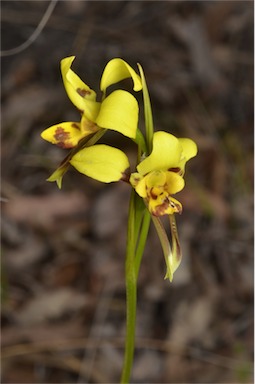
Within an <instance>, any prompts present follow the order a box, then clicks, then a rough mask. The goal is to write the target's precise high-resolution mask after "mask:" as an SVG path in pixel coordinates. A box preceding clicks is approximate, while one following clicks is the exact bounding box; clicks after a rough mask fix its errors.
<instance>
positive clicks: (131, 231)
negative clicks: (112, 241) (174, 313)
mask: <svg viewBox="0 0 255 384" xmlns="http://www.w3.org/2000/svg"><path fill="white" fill-rule="evenodd" d="M135 237H136V234H135V191H134V190H132V191H131V196H130V205H129V217H128V234H127V253H126V265H125V278H126V341H125V357H124V364H123V369H122V375H121V383H122V384H124V383H125V384H127V383H129V380H130V375H131V369H132V365H133V359H134V347H135V323H136V301H137V297H136V296H137V295H136V289H137V288H136V281H137V280H136V271H135V264H134V257H135Z"/></svg>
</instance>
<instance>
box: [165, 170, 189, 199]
mask: <svg viewBox="0 0 255 384" xmlns="http://www.w3.org/2000/svg"><path fill="white" fill-rule="evenodd" d="M166 184H167V192H168V193H169V195H173V194H175V193H177V192H180V191H181V190H182V189H183V188H184V185H185V182H184V179H183V178H182V177H181V176H180V175H178V173H175V172H166Z"/></svg>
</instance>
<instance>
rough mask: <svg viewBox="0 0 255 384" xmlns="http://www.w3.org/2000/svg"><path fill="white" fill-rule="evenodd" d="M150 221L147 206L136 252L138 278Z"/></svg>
mask: <svg viewBox="0 0 255 384" xmlns="http://www.w3.org/2000/svg"><path fill="white" fill-rule="evenodd" d="M150 222H151V214H150V212H149V211H148V209H147V208H145V211H144V216H143V222H142V226H141V231H140V236H139V242H138V245H137V249H136V254H135V271H136V278H138V274H139V270H140V265H141V261H142V256H143V251H144V248H145V244H146V240H147V236H148V232H149V228H150Z"/></svg>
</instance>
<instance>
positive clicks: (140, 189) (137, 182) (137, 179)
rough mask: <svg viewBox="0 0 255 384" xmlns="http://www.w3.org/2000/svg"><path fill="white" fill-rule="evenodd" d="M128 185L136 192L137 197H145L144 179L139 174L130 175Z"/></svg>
mask: <svg viewBox="0 0 255 384" xmlns="http://www.w3.org/2000/svg"><path fill="white" fill-rule="evenodd" d="M129 181H130V184H131V185H132V187H133V188H134V189H135V190H136V192H137V193H138V195H139V196H141V197H143V198H145V197H146V196H147V189H146V179H145V177H143V176H141V175H140V174H139V173H137V172H135V173H132V174H131V176H130V179H129Z"/></svg>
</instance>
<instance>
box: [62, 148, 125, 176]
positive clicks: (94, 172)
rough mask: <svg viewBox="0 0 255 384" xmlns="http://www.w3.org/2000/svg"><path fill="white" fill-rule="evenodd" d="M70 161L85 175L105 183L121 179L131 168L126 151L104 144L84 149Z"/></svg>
mask: <svg viewBox="0 0 255 384" xmlns="http://www.w3.org/2000/svg"><path fill="white" fill-rule="evenodd" d="M70 163H71V164H72V166H73V167H74V168H76V169H77V170H78V171H79V172H81V173H83V174H84V175H86V176H89V177H92V179H96V180H98V181H102V182H104V183H110V182H112V181H118V180H120V179H121V178H122V177H123V173H124V171H125V170H126V169H127V168H129V161H128V158H127V156H126V155H125V153H123V152H122V151H120V150H119V149H117V148H113V147H110V146H108V145H104V144H98V145H93V146H91V147H86V148H84V149H82V150H81V151H79V152H77V153H76V154H75V155H74V156H73V157H72V159H71V161H70Z"/></svg>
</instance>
